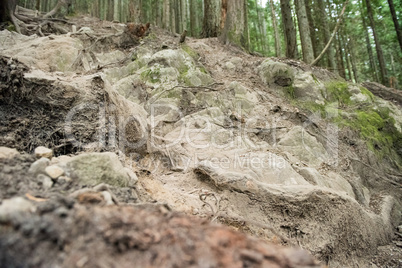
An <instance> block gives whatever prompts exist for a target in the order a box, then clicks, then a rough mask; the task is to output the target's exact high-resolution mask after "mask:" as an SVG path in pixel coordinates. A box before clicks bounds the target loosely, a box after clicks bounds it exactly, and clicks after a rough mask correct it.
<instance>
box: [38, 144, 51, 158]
mask: <svg viewBox="0 0 402 268" xmlns="http://www.w3.org/2000/svg"><path fill="white" fill-rule="evenodd" d="M35 156H36V158H41V157H45V158H49V159H51V158H52V156H53V151H52V150H51V149H49V148H46V147H44V146H39V147H37V148H35Z"/></svg>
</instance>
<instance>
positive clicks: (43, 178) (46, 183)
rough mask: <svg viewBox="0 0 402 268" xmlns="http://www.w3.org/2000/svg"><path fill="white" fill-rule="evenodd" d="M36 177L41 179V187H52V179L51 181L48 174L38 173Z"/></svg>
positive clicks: (46, 188)
mask: <svg viewBox="0 0 402 268" xmlns="http://www.w3.org/2000/svg"><path fill="white" fill-rule="evenodd" d="M38 179H39V180H41V181H42V187H43V189H45V190H48V189H50V188H52V186H53V181H52V179H51V178H49V177H48V176H46V175H43V174H39V175H38Z"/></svg>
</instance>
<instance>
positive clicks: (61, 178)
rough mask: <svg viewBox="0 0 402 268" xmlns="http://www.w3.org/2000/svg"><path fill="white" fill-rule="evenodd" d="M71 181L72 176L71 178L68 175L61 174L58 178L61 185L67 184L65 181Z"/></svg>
mask: <svg viewBox="0 0 402 268" xmlns="http://www.w3.org/2000/svg"><path fill="white" fill-rule="evenodd" d="M70 181H71V178H69V177H67V176H60V177H59V178H58V179H57V182H56V183H57V184H59V185H63V184H65V183H68V182H70Z"/></svg>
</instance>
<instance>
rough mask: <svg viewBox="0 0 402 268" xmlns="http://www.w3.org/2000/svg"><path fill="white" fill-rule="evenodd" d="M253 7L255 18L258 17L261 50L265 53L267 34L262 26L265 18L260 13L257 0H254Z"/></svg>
mask: <svg viewBox="0 0 402 268" xmlns="http://www.w3.org/2000/svg"><path fill="white" fill-rule="evenodd" d="M255 9H256V12H257V18H258V30H259V32H260V36H261V38H260V41H261V51H262V52H263V53H265V52H267V50H266V42H267V35H266V33H265V32H264V26H263V24H264V22H265V19H264V14H261V12H260V9H259V7H258V0H255Z"/></svg>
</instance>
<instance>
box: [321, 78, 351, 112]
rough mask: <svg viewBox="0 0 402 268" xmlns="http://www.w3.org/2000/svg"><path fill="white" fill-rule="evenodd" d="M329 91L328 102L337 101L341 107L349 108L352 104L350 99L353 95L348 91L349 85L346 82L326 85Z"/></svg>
mask: <svg viewBox="0 0 402 268" xmlns="http://www.w3.org/2000/svg"><path fill="white" fill-rule="evenodd" d="M325 88H326V89H327V94H328V97H327V101H329V102H334V101H337V102H338V103H339V105H340V106H347V105H350V104H351V102H352V101H351V100H350V97H351V96H352V94H351V93H350V91H349V89H348V83H346V82H330V83H327V84H326V85H325Z"/></svg>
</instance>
